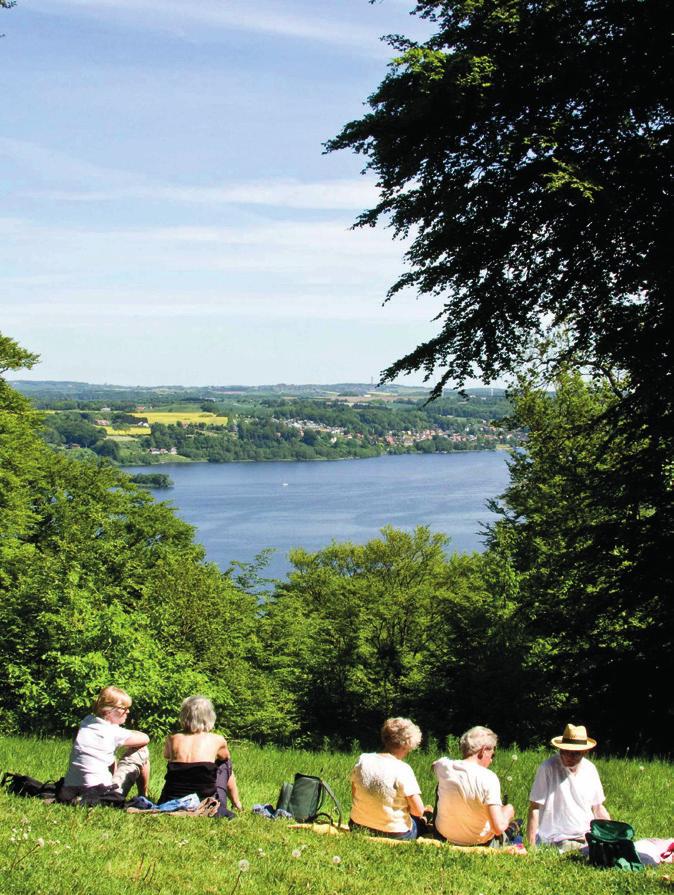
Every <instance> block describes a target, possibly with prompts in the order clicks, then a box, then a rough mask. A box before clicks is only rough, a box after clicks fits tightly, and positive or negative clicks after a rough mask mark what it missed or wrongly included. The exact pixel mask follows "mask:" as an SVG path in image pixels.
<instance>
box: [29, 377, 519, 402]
mask: <svg viewBox="0 0 674 895" xmlns="http://www.w3.org/2000/svg"><path fill="white" fill-rule="evenodd" d="M11 384H12V385H13V386H14V388H16V389H17V390H18V391H20V392H21V393H22V394H24V395H26V396H27V397H29V398H31V399H32V400H33V401H35V402H36V403H40V402H42V401H46V402H48V401H54V400H70V401H113V402H115V403H125V402H130V403H136V402H138V401H150V400H151V401H152V403H170V402H171V401H204V400H206V401H208V400H210V401H221V400H223V399H231V398H232V397H234V396H236V395H241V396H246V395H248V396H250V397H264V396H266V395H268V396H273V397H280V396H288V397H302V398H308V397H313V398H327V399H330V400H335V399H337V400H340V399H345V398H348V397H360V398H367V397H369V399H370V400H383V401H385V400H387V399H388V400H390V399H391V398H397V399H405V398H411V399H415V400H423V399H425V398H426V397H427V396H428V395H429V393H430V389H427V388H423V387H421V386H408V385H387V386H386V387H385V388H381V389H379V388H377V387H376V386H374V385H372V384H367V383H362V382H336V383H329V384H326V385H316V384H306V385H298V384H293V383H284V382H281V383H276V384H275V385H204V386H185V385H151V386H146V385H134V386H129V385H114V384H110V383H104V384H98V383H90V382H73V381H70V380H63V381H52V380H25V379H17V380H14V381H12V383H11ZM453 393H455V392H453V391H452V390H451V389H447V390H446V391H445V394H447V395H449V394H453ZM466 393H467V394H469V395H475V396H478V397H482V396H485V397H487V396H488V397H502V396H503V395H505V390H504V389H502V388H489V387H481V388H469V389H466Z"/></svg>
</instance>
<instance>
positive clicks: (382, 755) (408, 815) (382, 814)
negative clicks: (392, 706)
mask: <svg viewBox="0 0 674 895" xmlns="http://www.w3.org/2000/svg"><path fill="white" fill-rule="evenodd" d="M381 741H382V751H381V752H365V753H363V755H361V756H360V758H359V759H358V761H357V763H356V766H355V767H354V769H353V770H352V772H351V796H352V805H351V817H350V818H349V826H350V827H351V828H352V829H363V830H366V831H367V832H368V833H371V834H373V835H375V836H383V837H385V838H387V839H416V838H417V836H419V835H421V834H422V833H423V832H424V831H425V826H426V825H425V821H424V819H423V814H424V803H423V802H422V801H421V788H420V787H419V784H418V783H417V778H416V777H415V775H414V771H413V770H412V768H411V767H410V766H409V765H408V764H407V763H406V762H405V758H407V756H408V755H409V753H410V752H411V751H412V750H413V749H416V748H417V747H418V746H419V744H420V743H421V731H420V730H419V728H418V727H417V725H416V724H413V723H412V721H410V720H409V718H389V719H388V720H387V721H385V722H384V725H383V727H382V729H381Z"/></svg>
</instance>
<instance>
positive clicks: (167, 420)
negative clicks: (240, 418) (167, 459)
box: [132, 410, 227, 426]
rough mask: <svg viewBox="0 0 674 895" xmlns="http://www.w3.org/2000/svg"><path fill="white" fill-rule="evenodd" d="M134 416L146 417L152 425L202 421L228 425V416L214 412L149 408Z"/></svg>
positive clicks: (202, 423) (207, 423)
mask: <svg viewBox="0 0 674 895" xmlns="http://www.w3.org/2000/svg"><path fill="white" fill-rule="evenodd" d="M132 416H136V417H138V419H146V420H147V421H148V423H149V424H150V425H152V423H163V425H165V426H170V425H172V424H175V423H201V425H202V426H209V425H210V426H226V425H227V417H226V416H216V415H215V414H214V413H206V412H201V413H197V412H190V411H172V410H170V411H169V410H166V411H164V410H148V411H147V412H143V413H134V414H132Z"/></svg>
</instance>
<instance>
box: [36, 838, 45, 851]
mask: <svg viewBox="0 0 674 895" xmlns="http://www.w3.org/2000/svg"><path fill="white" fill-rule="evenodd" d="M35 844H36V845H37V847H38V848H44V839H43V838H42V836H38V837H37V839H36V840H35Z"/></svg>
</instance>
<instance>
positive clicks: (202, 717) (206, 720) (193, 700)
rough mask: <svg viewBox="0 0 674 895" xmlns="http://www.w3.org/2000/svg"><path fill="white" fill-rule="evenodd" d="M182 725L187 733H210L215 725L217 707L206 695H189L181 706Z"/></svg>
mask: <svg viewBox="0 0 674 895" xmlns="http://www.w3.org/2000/svg"><path fill="white" fill-rule="evenodd" d="M180 725H181V727H182V729H183V730H184V731H186V732H187V733H208V732H209V731H210V730H213V728H214V727H215V709H214V708H213V703H212V702H211V700H210V699H207V698H206V697H205V696H188V697H187V699H185V700H183V704H182V705H181V706H180Z"/></svg>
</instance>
